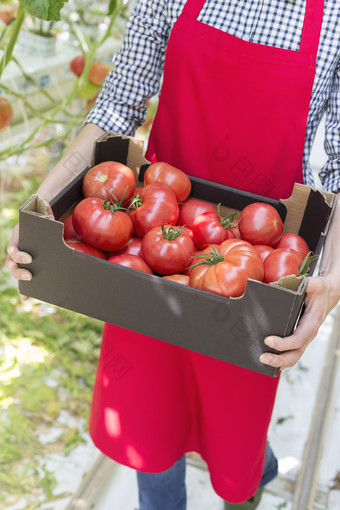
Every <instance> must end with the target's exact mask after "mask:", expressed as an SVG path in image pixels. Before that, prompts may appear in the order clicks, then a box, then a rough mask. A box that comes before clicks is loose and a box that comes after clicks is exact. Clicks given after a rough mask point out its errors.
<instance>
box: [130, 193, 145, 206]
mask: <svg viewBox="0 0 340 510" xmlns="http://www.w3.org/2000/svg"><path fill="white" fill-rule="evenodd" d="M142 205H143V199H142V197H141V196H140V195H135V196H134V197H133V199H132V201H131V204H130V205H129V209H138V207H141V206H142Z"/></svg>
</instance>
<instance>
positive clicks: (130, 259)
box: [109, 253, 153, 274]
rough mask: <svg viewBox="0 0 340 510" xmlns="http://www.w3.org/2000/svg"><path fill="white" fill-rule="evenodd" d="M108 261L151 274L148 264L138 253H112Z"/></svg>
mask: <svg viewBox="0 0 340 510" xmlns="http://www.w3.org/2000/svg"><path fill="white" fill-rule="evenodd" d="M109 262H113V263H114V264H119V265H121V266H125V267H130V268H132V269H137V270H138V271H143V272H144V273H149V274H153V273H152V271H151V269H150V268H149V266H148V265H147V264H146V263H145V262H144V260H143V259H142V258H141V257H138V255H132V254H131V253H125V254H124V255H114V256H113V257H110V258H109Z"/></svg>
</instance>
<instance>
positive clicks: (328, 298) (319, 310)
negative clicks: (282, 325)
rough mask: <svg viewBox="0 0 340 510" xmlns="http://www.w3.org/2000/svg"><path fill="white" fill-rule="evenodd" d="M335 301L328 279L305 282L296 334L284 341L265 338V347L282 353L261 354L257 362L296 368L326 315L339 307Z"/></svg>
mask: <svg viewBox="0 0 340 510" xmlns="http://www.w3.org/2000/svg"><path fill="white" fill-rule="evenodd" d="M338 299H339V296H337V297H335V296H333V293H332V285H331V281H330V279H328V278H327V277H323V276H311V277H310V278H308V284H307V289H306V297H305V306H306V308H305V311H304V313H303V315H302V317H301V320H300V322H299V324H298V326H297V328H296V330H295V331H294V333H293V334H292V335H290V336H287V337H284V338H280V337H277V336H269V337H267V338H265V340H264V342H265V344H266V345H268V346H269V347H272V348H274V349H276V350H278V351H283V352H282V353H281V354H273V353H269V352H267V353H264V354H262V356H261V357H260V361H261V362H262V363H265V364H266V365H271V366H272V367H281V369H284V368H288V367H292V366H294V365H296V363H297V362H298V361H299V359H300V358H301V356H302V354H303V353H304V352H305V350H306V349H307V347H308V345H309V344H310V342H311V341H312V340H313V339H314V338H315V337H316V335H317V333H318V330H319V328H320V326H321V325H322V323H323V322H324V320H325V319H326V317H327V315H328V313H329V312H330V311H331V310H332V308H334V307H335V306H336V304H337V303H338Z"/></svg>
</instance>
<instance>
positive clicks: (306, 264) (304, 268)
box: [299, 251, 319, 276]
mask: <svg viewBox="0 0 340 510" xmlns="http://www.w3.org/2000/svg"><path fill="white" fill-rule="evenodd" d="M312 253H313V252H311V251H310V252H309V253H307V255H306V256H305V258H304V259H303V262H302V264H301V267H300V269H299V276H307V275H308V272H309V269H310V265H311V263H312V262H313V260H316V259H317V258H318V257H319V255H312Z"/></svg>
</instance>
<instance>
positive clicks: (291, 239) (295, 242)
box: [274, 232, 310, 260]
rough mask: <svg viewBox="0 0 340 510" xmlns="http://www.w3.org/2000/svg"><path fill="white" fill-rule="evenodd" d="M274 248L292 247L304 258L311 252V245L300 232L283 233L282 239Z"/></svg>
mask: <svg viewBox="0 0 340 510" xmlns="http://www.w3.org/2000/svg"><path fill="white" fill-rule="evenodd" d="M274 248H284V249H286V248H292V249H293V250H295V251H297V252H298V253H300V255H301V257H302V260H303V259H304V258H305V257H306V255H308V253H309V252H310V249H309V246H308V244H307V243H306V241H305V240H304V239H303V238H302V237H301V236H299V235H298V234H292V233H288V232H287V233H285V234H282V237H281V239H280V241H279V242H278V243H277V244H276V245H275V246H274Z"/></svg>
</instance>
